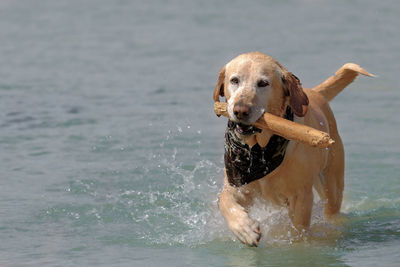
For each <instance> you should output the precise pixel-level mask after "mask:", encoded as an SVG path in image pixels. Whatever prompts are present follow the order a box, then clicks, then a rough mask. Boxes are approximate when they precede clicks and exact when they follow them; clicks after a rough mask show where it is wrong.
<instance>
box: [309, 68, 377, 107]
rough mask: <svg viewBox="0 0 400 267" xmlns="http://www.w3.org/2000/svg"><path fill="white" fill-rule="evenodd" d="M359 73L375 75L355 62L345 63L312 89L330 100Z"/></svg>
mask: <svg viewBox="0 0 400 267" xmlns="http://www.w3.org/2000/svg"><path fill="white" fill-rule="evenodd" d="M358 74H363V75H365V76H369V77H375V76H374V75H373V74H371V73H369V72H368V71H366V70H364V69H363V68H361V67H360V66H358V65H357V64H354V63H346V64H344V65H343V66H342V67H341V68H340V69H339V70H338V71H337V72H336V73H335V75H333V76H331V77H329V78H328V79H327V80H326V81H324V82H323V83H321V84H319V85H317V86H315V87H314V88H313V89H312V90H314V91H317V92H319V93H320V94H321V95H323V96H324V97H325V99H326V100H327V101H328V102H329V101H331V100H332V99H334V98H335V96H337V95H338V94H339V93H340V92H341V91H342V90H343V89H344V88H345V87H346V86H347V85H349V84H350V83H351V82H352V81H353V80H354V79H355V78H356V77H357V76H358Z"/></svg>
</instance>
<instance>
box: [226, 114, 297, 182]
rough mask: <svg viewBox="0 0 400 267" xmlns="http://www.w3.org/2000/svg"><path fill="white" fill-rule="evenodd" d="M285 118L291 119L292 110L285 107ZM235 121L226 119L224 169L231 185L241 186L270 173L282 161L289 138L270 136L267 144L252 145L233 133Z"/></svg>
mask: <svg viewBox="0 0 400 267" xmlns="http://www.w3.org/2000/svg"><path fill="white" fill-rule="evenodd" d="M284 118H285V119H287V120H291V121H293V112H292V110H291V109H290V107H287V109H286V113H285V116H284ZM235 127H236V123H234V122H232V121H228V127H227V128H226V132H225V155H224V160H225V170H226V174H227V176H228V181H229V183H230V184H231V185H233V186H242V185H245V184H248V183H250V182H252V181H255V180H258V179H260V178H262V177H264V176H266V175H267V174H269V173H271V172H272V171H273V170H275V169H276V168H277V167H279V165H280V164H281V163H282V161H283V159H284V157H285V152H286V147H287V145H288V143H289V140H287V139H285V138H283V137H281V136H279V135H273V136H271V138H270V140H269V142H268V144H267V145H266V146H265V147H261V146H260V145H259V144H258V143H257V144H255V145H254V146H253V147H251V148H250V147H249V145H247V144H244V143H243V141H242V140H241V139H240V138H238V137H237V135H236V134H235V132H234V131H235Z"/></svg>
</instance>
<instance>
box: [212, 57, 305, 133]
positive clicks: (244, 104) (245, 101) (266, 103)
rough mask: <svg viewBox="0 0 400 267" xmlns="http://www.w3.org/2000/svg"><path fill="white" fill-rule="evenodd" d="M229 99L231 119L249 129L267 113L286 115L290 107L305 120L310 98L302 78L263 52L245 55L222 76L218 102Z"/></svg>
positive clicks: (238, 58)
mask: <svg viewBox="0 0 400 267" xmlns="http://www.w3.org/2000/svg"><path fill="white" fill-rule="evenodd" d="M220 96H222V97H225V98H226V100H227V102H228V113H229V116H230V119H231V120H232V121H234V122H236V123H238V124H239V125H243V127H242V129H245V128H246V126H247V125H251V124H253V123H254V122H255V121H256V120H257V119H259V118H260V117H261V115H262V114H263V113H264V112H269V113H271V114H274V115H277V116H282V115H283V114H284V113H285V109H286V106H287V105H289V106H290V107H291V108H292V110H293V112H294V114H295V115H296V116H298V117H303V116H304V115H305V114H306V112H307V106H308V98H307V95H306V94H305V93H304V92H303V88H302V87H301V84H300V81H299V79H298V78H297V77H296V76H295V75H293V74H292V73H290V72H288V71H287V70H286V69H285V68H284V67H283V66H282V65H281V64H279V63H278V62H277V61H276V60H275V59H273V58H272V57H270V56H267V55H265V54H263V53H260V52H252V53H247V54H242V55H240V56H238V57H236V58H234V59H233V60H232V61H230V62H229V63H228V64H226V65H225V66H224V67H223V68H222V69H221V71H220V73H219V78H218V83H217V86H216V88H215V91H214V100H215V101H219V97H220Z"/></svg>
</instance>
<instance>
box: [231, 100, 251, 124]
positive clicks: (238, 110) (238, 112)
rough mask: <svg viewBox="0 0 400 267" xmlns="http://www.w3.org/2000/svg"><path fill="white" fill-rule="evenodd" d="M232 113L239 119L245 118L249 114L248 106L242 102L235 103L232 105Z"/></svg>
mask: <svg viewBox="0 0 400 267" xmlns="http://www.w3.org/2000/svg"><path fill="white" fill-rule="evenodd" d="M233 114H235V116H236V118H238V119H239V120H242V119H247V118H248V117H249V115H250V107H248V106H246V105H242V104H236V105H235V106H233Z"/></svg>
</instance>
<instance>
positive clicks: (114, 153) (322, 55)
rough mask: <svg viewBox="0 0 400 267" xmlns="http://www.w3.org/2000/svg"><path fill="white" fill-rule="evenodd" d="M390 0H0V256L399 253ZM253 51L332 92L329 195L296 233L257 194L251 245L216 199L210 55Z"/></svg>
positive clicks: (133, 262)
mask: <svg viewBox="0 0 400 267" xmlns="http://www.w3.org/2000/svg"><path fill="white" fill-rule="evenodd" d="M399 13H400V4H399V2H398V1H372V0H368V1H361V0H355V1H345V0H339V1H331V2H329V3H327V2H325V1H318V0H303V1H178V0H169V1H161V0H154V1H139V0H133V1H128V0H116V1H105V0H97V1H95V0H87V1H77V0H68V1H62V0H60V1H52V0H43V1H36V0H20V1H12V0H2V1H0V40H1V42H0V98H1V105H0V110H1V113H0V116H1V119H0V127H1V130H0V160H1V162H2V164H1V167H0V175H1V176H0V240H1V244H0V265H2V266H94V265H96V266H327V265H330V266H399V262H400V227H399V225H400V217H399V216H400V167H399V164H398V163H399V159H400V137H399V131H400V126H399V125H400V119H399V111H400V108H399V102H400V88H399V85H398V67H399V62H400V52H399V49H398V43H399V42H400V35H399V30H398V28H399V26H400V19H399V15H398V14H399ZM255 50H257V51H262V52H265V53H268V54H269V55H271V56H273V57H275V58H276V59H277V60H278V61H280V62H281V63H282V64H283V65H284V66H285V67H287V69H289V71H291V72H293V73H295V74H296V76H298V77H299V78H300V79H301V81H302V84H303V86H304V87H313V86H315V85H317V84H319V83H320V82H322V81H323V80H325V79H326V78H327V77H329V76H330V75H332V74H333V73H334V72H335V71H336V70H337V69H338V68H339V67H340V66H342V65H343V64H344V63H346V62H355V63H357V64H359V65H361V66H362V67H364V68H366V69H367V70H368V71H370V72H371V73H374V74H376V75H377V78H367V77H359V78H357V80H356V81H355V82H354V83H353V84H351V85H350V86H349V87H348V88H346V89H345V90H344V91H343V92H342V93H341V94H340V95H339V96H338V97H337V98H335V99H334V100H333V101H332V104H331V106H332V109H333V111H334V113H335V116H336V119H337V122H338V126H339V130H340V134H341V136H342V139H343V142H344V146H345V151H346V175H345V191H344V201H343V205H342V213H343V217H344V220H343V222H341V223H340V224H337V225H333V224H330V223H328V222H326V221H324V219H323V217H322V214H323V212H322V206H323V203H321V202H318V200H317V199H316V203H315V207H314V209H313V217H312V224H311V236H310V237H308V238H303V240H300V241H299V240H296V237H294V236H292V235H291V233H290V232H291V231H290V227H291V226H290V221H289V219H288V217H287V212H286V210H284V209H278V210H276V209H273V208H271V207H270V206H269V205H268V204H266V203H261V202H257V203H256V205H255V207H253V208H252V210H251V211H250V213H251V215H252V216H253V217H254V218H256V219H257V220H259V221H260V222H261V228H262V232H263V237H262V238H261V240H260V246H259V247H258V248H250V247H247V246H245V245H242V244H241V243H240V242H239V241H237V239H236V238H235V237H234V236H233V234H232V233H231V232H230V231H229V229H228V227H227V225H226V223H225V221H224V219H223V217H222V216H221V215H220V213H219V211H218V207H217V205H218V204H217V199H218V197H217V195H218V193H219V192H220V190H221V188H222V185H223V181H222V180H223V140H224V139H223V138H224V137H223V135H224V130H225V127H226V118H217V117H216V116H215V115H214V113H213V110H212V107H213V100H212V93H213V89H214V86H215V83H216V80H217V77H218V72H219V70H220V68H221V67H222V66H223V65H224V64H225V63H226V62H228V61H229V60H230V59H232V58H233V57H235V56H236V55H238V54H240V53H243V52H248V51H255Z"/></svg>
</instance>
